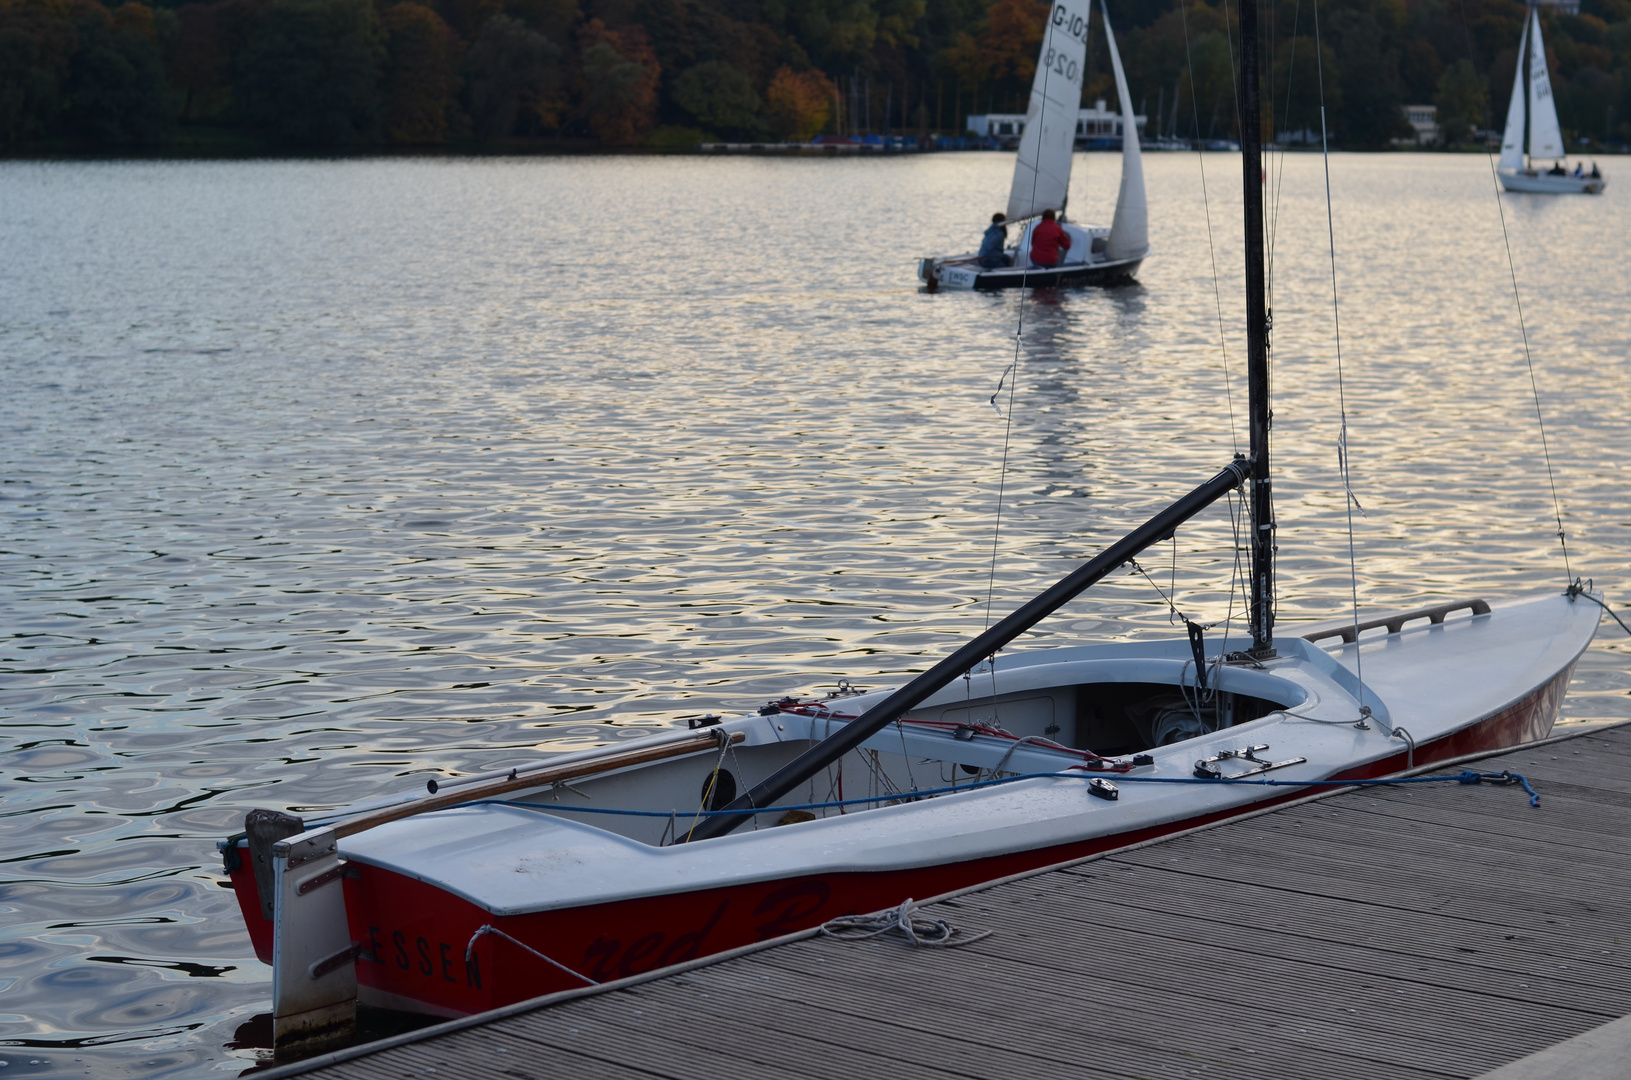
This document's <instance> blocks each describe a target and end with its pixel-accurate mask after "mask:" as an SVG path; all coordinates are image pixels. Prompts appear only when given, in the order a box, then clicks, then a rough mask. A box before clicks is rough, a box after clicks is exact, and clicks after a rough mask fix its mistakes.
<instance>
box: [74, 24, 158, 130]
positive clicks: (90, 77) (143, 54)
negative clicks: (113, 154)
mask: <svg viewBox="0 0 1631 1080" xmlns="http://www.w3.org/2000/svg"><path fill="white" fill-rule="evenodd" d="M75 15H76V17H75V19H74V26H75V29H76V30H77V32H78V38H79V48H78V49H77V50H75V52H74V59H73V64H72V66H71V70H70V73H69V76H68V81H67V84H66V87H65V89H66V99H67V100H66V103H65V105H66V107H65V108H64V110H63V117H62V119H63V127H64V130H65V132H66V133H67V134H69V135H71V136H73V137H75V138H80V139H85V140H87V141H89V142H94V143H99V144H102V145H106V146H133V145H150V144H153V143H157V142H161V141H162V140H163V139H164V138H165V137H167V136H168V135H169V134H170V129H171V126H172V125H173V124H174V122H175V116H176V102H175V93H174V92H173V91H172V90H171V88H170V84H169V83H168V82H167V81H166V79H165V77H164V63H163V61H162V60H161V59H160V57H159V50H158V43H157V41H156V40H155V37H156V35H155V34H154V31H153V11H152V9H151V8H149V7H147V6H146V5H145V4H135V3H129V4H125V5H124V6H123V7H121V8H120V9H119V11H118V12H117V13H110V12H109V11H108V9H107V8H105V7H102V6H101V5H99V4H82V5H80V6H79V7H78V9H77V10H76V13H75Z"/></svg>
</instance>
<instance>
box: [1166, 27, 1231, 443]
mask: <svg viewBox="0 0 1631 1080" xmlns="http://www.w3.org/2000/svg"><path fill="white" fill-rule="evenodd" d="M1187 2H1188V0H1178V14H1179V18H1180V21H1181V22H1182V23H1183V27H1184V62H1185V65H1186V66H1187V67H1188V68H1189V113H1190V116H1191V117H1192V119H1193V123H1194V128H1195V160H1196V161H1197V162H1198V163H1199V164H1200V168H1201V206H1202V208H1203V209H1204V210H1205V211H1206V250H1207V253H1208V254H1209V255H1210V256H1211V258H1212V303H1213V306H1214V307H1215V308H1216V309H1217V314H1218V349H1219V350H1220V352H1221V353H1222V365H1223V399H1224V401H1225V402H1226V403H1227V404H1228V406H1229V439H1230V441H1231V442H1232V443H1233V444H1234V446H1233V449H1234V452H1235V453H1236V454H1238V453H1240V425H1239V421H1237V420H1236V419H1235V395H1234V385H1233V383H1232V382H1231V381H1230V378H1229V338H1228V335H1227V333H1226V332H1225V330H1224V326H1223V290H1222V288H1221V286H1220V285H1219V282H1218V248H1217V243H1216V242H1215V241H1214V240H1213V239H1212V198H1211V195H1210V194H1209V193H1208V191H1207V187H1206V153H1205V151H1203V150H1202V149H1201V106H1200V100H1199V96H1198V95H1197V94H1196V93H1195V85H1196V84H1195V55H1194V53H1193V52H1192V51H1191V49H1190V47H1189V8H1188V7H1187V6H1186V4H1187ZM1230 50H1231V51H1230V55H1229V68H1230V70H1231V71H1232V70H1234V63H1235V61H1234V53H1233V45H1232V44H1231V46H1230Z"/></svg>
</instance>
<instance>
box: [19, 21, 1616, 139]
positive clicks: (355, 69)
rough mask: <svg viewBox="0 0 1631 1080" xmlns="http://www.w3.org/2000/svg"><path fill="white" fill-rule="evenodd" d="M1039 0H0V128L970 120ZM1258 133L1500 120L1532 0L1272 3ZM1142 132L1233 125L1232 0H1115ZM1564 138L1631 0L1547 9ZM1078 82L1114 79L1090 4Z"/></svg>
mask: <svg viewBox="0 0 1631 1080" xmlns="http://www.w3.org/2000/svg"><path fill="white" fill-rule="evenodd" d="M1048 11H1049V6H1048V4H1047V3H1046V0H193V2H176V0H152V2H145V0H0V146H4V147H5V148H7V149H8V150H9V151H10V152H13V153H17V152H31V151H46V152H54V151H62V150H70V151H71V150H90V151H115V152H119V151H128V150H131V149H136V148H144V147H146V148H156V149H165V148H178V147H180V148H187V147H192V148H195V149H212V148H213V149H217V150H232V149H238V150H241V151H244V152H255V151H277V150H284V149H302V148H305V149H346V148H368V147H382V146H401V147H428V148H446V149H476V148H481V147H493V148H501V149H514V148H525V147H528V146H549V145H560V146H563V147H591V146H608V147H610V146H653V147H679V146H686V145H690V144H693V143H695V142H697V141H699V140H702V139H704V138H710V137H712V138H724V139H800V140H803V139H809V138H811V137H813V136H816V135H818V134H822V133H844V134H859V133H896V134H923V133H928V132H938V133H943V134H960V133H961V132H962V128H963V126H964V121H965V118H966V117H967V116H968V115H969V114H972V113H984V112H1023V111H1024V108H1025V102H1026V97H1027V95H1028V92H1029V87H1030V80H1031V75H1032V73H1033V71H1034V67H1035V63H1036V52H1037V46H1038V44H1039V43H1040V41H1041V36H1042V27H1043V24H1044V22H1045V20H1046V18H1047V14H1048ZM1261 12H1262V16H1263V22H1264V25H1263V35H1264V40H1265V42H1266V48H1265V67H1266V69H1267V71H1266V76H1265V78H1266V81H1267V86H1266V90H1267V91H1268V93H1267V94H1266V95H1265V96H1266V98H1267V102H1268V103H1267V105H1266V106H1265V122H1266V125H1267V129H1268V130H1269V131H1270V132H1271V133H1272V132H1279V133H1281V134H1291V133H1295V132H1299V131H1312V132H1318V130H1319V122H1320V107H1321V101H1322V95H1323V102H1324V107H1325V110H1326V117H1327V120H1328V122H1329V127H1330V133H1331V136H1332V139H1333V142H1334V143H1335V144H1336V145H1340V146H1347V147H1351V148H1368V147H1380V146H1386V145H1388V143H1389V141H1390V140H1391V139H1393V138H1396V137H1399V136H1402V135H1409V134H1410V133H1411V129H1410V127H1409V125H1408V124H1407V123H1406V121H1405V118H1404V113H1403V106H1405V105H1408V104H1433V105H1436V106H1437V107H1438V120H1439V123H1440V126H1441V130H1442V132H1443V136H1444V138H1445V139H1446V140H1447V141H1448V142H1451V143H1454V142H1463V141H1470V140H1473V139H1475V138H1477V133H1478V132H1479V130H1480V129H1487V128H1490V127H1498V126H1499V125H1500V123H1501V122H1502V118H1503V115H1504V111H1505V108H1506V98H1507V93H1508V89H1509V87H1510V86H1511V82H1512V78H1513V72H1514V70H1515V64H1516V63H1517V52H1518V40H1519V35H1520V33H1521V32H1522V28H1523V21H1524V19H1525V18H1526V13H1527V8H1526V7H1525V5H1524V4H1523V2H1522V0H1457V2H1456V3H1455V4H1451V3H1448V2H1446V0H1326V3H1325V4H1324V5H1322V6H1321V8H1320V9H1319V11H1318V17H1319V19H1320V23H1321V25H1320V26H1319V28H1318V37H1319V52H1318V55H1317V56H1316V54H1315V40H1316V28H1315V25H1314V17H1315V8H1314V4H1313V3H1309V4H1306V5H1305V4H1302V3H1301V2H1300V0H1275V2H1272V3H1271V2H1268V0H1264V2H1263V3H1262V6H1261ZM1110 13H1111V18H1112V20H1113V22H1114V26H1115V29H1116V32H1117V40H1118V43H1119V45H1120V49H1121V53H1122V56H1123V59H1124V60H1125V62H1126V66H1127V74H1128V81H1129V84H1130V86H1131V88H1132V93H1133V95H1134V97H1135V98H1136V99H1137V100H1136V101H1135V102H1134V104H1135V105H1136V106H1138V107H1139V109H1140V111H1141V112H1145V113H1147V114H1148V115H1149V116H1150V121H1149V133H1151V134H1155V133H1167V134H1176V135H1179V136H1184V137H1199V138H1227V137H1230V136H1232V135H1233V134H1234V133H1235V130H1236V126H1237V125H1236V112H1235V95H1234V90H1233V85H1232V79H1233V74H1232V73H1233V70H1234V48H1235V41H1236V32H1237V30H1238V26H1237V24H1236V22H1235V21H1234V20H1235V17H1236V11H1235V5H1234V4H1232V3H1229V2H1228V0H1215V2H1208V0H1192V2H1187V3H1186V0H1112V2H1111V4H1110ZM1542 13H1543V14H1542V18H1543V22H1544V24H1545V27H1546V44H1547V51H1548V61H1549V63H1550V68H1551V74H1552V81H1553V88H1554V91H1555V93H1556V95H1557V98H1558V105H1559V114H1560V116H1561V118H1562V123H1563V126H1564V128H1565V133H1566V135H1567V136H1568V138H1569V139H1570V141H1571V144H1572V145H1574V146H1576V147H1580V148H1592V147H1600V146H1605V145H1611V144H1615V143H1624V142H1626V141H1628V140H1631V0H1581V2H1580V10H1579V12H1578V14H1569V13H1564V12H1562V11H1561V10H1559V9H1557V8H1555V7H1543V8H1542ZM1083 91H1084V92H1083V98H1084V101H1086V102H1092V101H1093V100H1095V99H1097V98H1105V99H1108V100H1111V101H1113V100H1114V97H1115V94H1114V90H1113V86H1112V80H1111V76H1110V69H1109V63H1108V59H1107V57H1106V55H1105V53H1104V46H1103V34H1102V32H1101V31H1099V30H1098V29H1097V27H1095V31H1094V36H1093V46H1092V55H1091V56H1090V60H1089V66H1088V77H1087V79H1086V80H1085V81H1084V88H1083Z"/></svg>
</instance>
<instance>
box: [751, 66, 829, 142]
mask: <svg viewBox="0 0 1631 1080" xmlns="http://www.w3.org/2000/svg"><path fill="white" fill-rule="evenodd" d="M837 94H838V88H837V87H835V86H834V85H833V83H832V80H831V79H829V78H827V76H825V75H823V74H822V73H821V72H819V71H801V72H794V71H793V69H792V68H790V67H786V66H785V65H784V66H783V67H781V68H779V69H778V70H777V71H776V74H775V76H774V77H773V78H772V79H771V80H770V86H769V87H767V88H766V89H765V111H766V112H767V113H769V115H770V121H771V123H772V124H773V125H774V126H775V129H776V133H777V134H778V135H780V136H781V137H782V138H784V139H796V140H798V141H799V142H808V141H809V140H811V139H813V138H815V137H816V136H817V135H819V134H820V133H821V129H822V128H824V127H826V126H827V120H828V119H829V118H830V117H831V116H832V103H833V99H834V98H835V97H836V96H837Z"/></svg>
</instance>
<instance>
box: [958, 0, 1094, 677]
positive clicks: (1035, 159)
mask: <svg viewBox="0 0 1631 1080" xmlns="http://www.w3.org/2000/svg"><path fill="white" fill-rule="evenodd" d="M1092 26H1093V2H1092V0H1088V6H1087V18H1086V20H1084V24H1083V26H1082V33H1083V35H1084V36H1086V37H1088V40H1087V41H1084V42H1083V46H1084V55H1083V58H1082V69H1083V71H1082V75H1083V77H1084V78H1085V77H1086V75H1087V71H1086V69H1087V58H1086V55H1085V52H1086V46H1087V45H1089V44H1091V33H1092ZM1043 40H1044V41H1046V40H1047V30H1046V29H1044V31H1043ZM1043 71H1044V73H1045V74H1043V76H1042V103H1041V104H1042V108H1041V109H1040V110H1039V111H1038V113H1037V118H1036V125H1035V130H1036V132H1037V136H1036V151H1035V153H1034V154H1033V155H1032V158H1031V208H1032V209H1033V210H1034V209H1035V208H1036V189H1037V182H1038V180H1039V179H1040V178H1041V176H1042V130H1041V124H1042V117H1043V115H1044V114H1045V113H1046V112H1047V108H1048V86H1049V84H1050V83H1051V82H1052V81H1053V65H1052V64H1047V65H1045V66H1044V68H1043ZM1077 96H1078V97H1080V96H1081V94H1080V90H1078V91H1077ZM1028 112H1029V110H1027V113H1028ZM1026 126H1027V128H1030V127H1031V125H1030V124H1027V125H1026ZM1070 126H1071V133H1072V141H1073V145H1072V147H1071V150H1072V153H1074V152H1075V146H1074V135H1075V123H1074V121H1073V122H1072V123H1071V125H1070ZM1069 200H1070V190H1069V188H1068V186H1067V188H1066V190H1065V201H1067V202H1068V201H1069ZM1019 239H1020V246H1021V247H1023V246H1024V243H1025V228H1024V227H1021V229H1020V233H1019ZM1014 257H1015V258H1016V259H1017V258H1019V251H1018V249H1015V252H1014ZM1029 278H1030V267H1029V266H1027V267H1025V269H1024V271H1023V272H1022V273H1021V274H1020V279H1019V289H1020V299H1019V316H1018V321H1017V323H1016V325H1015V327H1014V358H1013V359H1012V360H1010V361H1009V362H1008V367H1007V368H1005V369H1004V370H1003V373H1002V378H1000V379H998V380H997V390H996V393H993V394H992V395H991V405H992V406H993V407H996V404H997V395H998V394H1001V393H1002V384H1003V382H1004V381H1005V380H1006V379H1007V378H1008V375H1009V374H1010V373H1012V374H1013V376H1014V381H1013V382H1012V383H1010V384H1009V387H1008V413H1007V415H1006V416H1005V417H1004V423H1003V432H1002V463H1001V465H1000V466H999V467H998V472H997V515H996V520H995V521H994V522H993V523H992V526H991V569H990V571H989V572H988V573H987V575H986V581H985V629H986V630H989V629H991V609H992V604H993V600H994V597H995V595H996V588H997V555H998V551H999V547H998V544H999V541H1000V540H1001V538H1002V503H1003V496H1004V493H1005V491H1006V489H1007V484H1008V452H1009V449H1010V447H1011V445H1012V439H1013V431H1014V397H1015V392H1016V391H1017V390H1018V388H1019V359H1020V347H1021V345H1022V344H1023V343H1024V335H1025V288H1026V282H1027V281H1028V280H1029ZM997 411H998V412H1001V411H1002V410H1001V409H998V410H997ZM989 666H990V669H991V696H992V698H993V704H994V703H995V702H994V699H995V698H996V696H997V664H996V659H995V657H992V658H991V659H990V662H989Z"/></svg>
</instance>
